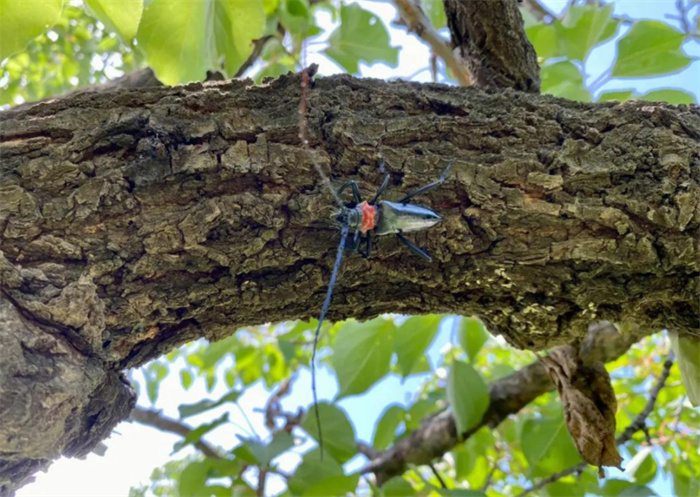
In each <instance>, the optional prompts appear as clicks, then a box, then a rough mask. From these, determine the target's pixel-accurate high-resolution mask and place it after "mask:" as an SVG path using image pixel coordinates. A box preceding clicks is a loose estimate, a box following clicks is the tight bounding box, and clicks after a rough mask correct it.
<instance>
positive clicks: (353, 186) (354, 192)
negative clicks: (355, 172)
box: [336, 179, 362, 204]
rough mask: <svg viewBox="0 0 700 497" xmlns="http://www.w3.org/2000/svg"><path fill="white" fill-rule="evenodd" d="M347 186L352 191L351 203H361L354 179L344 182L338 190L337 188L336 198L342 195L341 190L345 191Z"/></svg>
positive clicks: (358, 189)
mask: <svg viewBox="0 0 700 497" xmlns="http://www.w3.org/2000/svg"><path fill="white" fill-rule="evenodd" d="M348 186H349V187H350V188H351V189H352V200H353V202H355V203H356V204H359V203H360V202H362V196H360V188H359V187H358V186H357V181H355V180H354V179H351V180H350V181H346V182H345V183H343V185H342V186H341V187H340V188H338V191H337V192H336V193H337V194H338V196H340V194H341V193H343V190H345V189H346V188H347V187H348Z"/></svg>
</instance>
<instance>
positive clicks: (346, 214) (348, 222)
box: [333, 207, 361, 228]
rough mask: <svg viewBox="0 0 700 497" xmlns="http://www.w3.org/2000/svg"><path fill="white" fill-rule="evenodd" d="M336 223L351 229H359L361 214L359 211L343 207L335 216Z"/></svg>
mask: <svg viewBox="0 0 700 497" xmlns="http://www.w3.org/2000/svg"><path fill="white" fill-rule="evenodd" d="M333 217H334V218H335V222H336V223H338V224H339V225H340V226H348V227H349V228H357V227H358V226H359V225H360V217H361V216H360V213H359V212H358V211H357V209H350V208H348V207H343V208H341V209H340V210H339V211H336V212H335V213H334V214H333Z"/></svg>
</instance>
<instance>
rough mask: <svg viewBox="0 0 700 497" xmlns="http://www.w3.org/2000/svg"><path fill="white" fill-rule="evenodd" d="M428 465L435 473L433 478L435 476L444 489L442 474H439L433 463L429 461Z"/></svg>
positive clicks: (445, 487)
mask: <svg viewBox="0 0 700 497" xmlns="http://www.w3.org/2000/svg"><path fill="white" fill-rule="evenodd" d="M428 467H429V468H430V469H431V471H432V472H433V474H434V475H435V478H437V479H438V481H439V482H440V486H441V487H442V488H444V489H445V490H447V485H446V484H445V480H443V479H442V476H440V473H439V472H438V470H437V468H436V467H435V465H433V463H430V464H428Z"/></svg>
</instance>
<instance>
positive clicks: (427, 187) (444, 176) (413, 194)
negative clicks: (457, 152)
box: [399, 161, 454, 204]
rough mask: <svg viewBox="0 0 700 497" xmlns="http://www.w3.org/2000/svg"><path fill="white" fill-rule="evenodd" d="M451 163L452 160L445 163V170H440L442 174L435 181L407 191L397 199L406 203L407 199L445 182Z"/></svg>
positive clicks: (452, 163)
mask: <svg viewBox="0 0 700 497" xmlns="http://www.w3.org/2000/svg"><path fill="white" fill-rule="evenodd" d="M453 165H454V161H452V162H450V163H449V164H448V165H447V167H446V168H445V170H444V171H443V172H442V174H441V175H440V177H439V178H438V180H437V181H434V182H432V183H430V184H429V185H425V186H421V187H420V188H419V189H418V190H416V191H415V192H412V193H409V194H408V195H406V196H405V197H404V198H402V199H401V200H399V202H400V203H402V204H407V203H408V201H409V200H411V199H412V198H413V197H415V196H416V195H420V194H421V193H425V192H427V191H429V190H432V189H433V188H435V187H436V186H440V185H442V184H443V183H444V182H445V180H446V179H447V175H448V174H449V173H450V170H451V169H452V166H453Z"/></svg>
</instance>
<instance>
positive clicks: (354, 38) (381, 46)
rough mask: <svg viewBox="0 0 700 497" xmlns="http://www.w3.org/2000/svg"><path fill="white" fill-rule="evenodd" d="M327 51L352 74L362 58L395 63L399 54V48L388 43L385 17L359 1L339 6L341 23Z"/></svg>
mask: <svg viewBox="0 0 700 497" xmlns="http://www.w3.org/2000/svg"><path fill="white" fill-rule="evenodd" d="M324 53H325V54H326V55H328V56H329V57H330V58H331V59H333V60H335V61H336V62H337V63H338V64H340V65H341V66H342V67H343V68H344V69H345V70H346V71H348V72H349V73H351V74H353V73H356V72H357V70H358V67H357V64H358V63H359V62H360V61H365V62H377V61H380V62H386V63H387V64H388V65H390V66H396V64H397V63H398V57H399V49H398V48H395V47H390V46H389V33H388V32H387V30H386V28H385V27H384V24H382V21H381V20H380V19H379V18H378V17H377V16H375V15H374V14H371V13H370V12H367V11H366V10H363V9H362V8H361V7H360V6H358V5H356V4H351V5H344V4H343V5H342V6H341V7H340V26H339V27H338V29H336V30H335V31H334V32H333V34H331V37H330V39H329V40H328V48H327V49H326V50H325V51H324Z"/></svg>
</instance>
